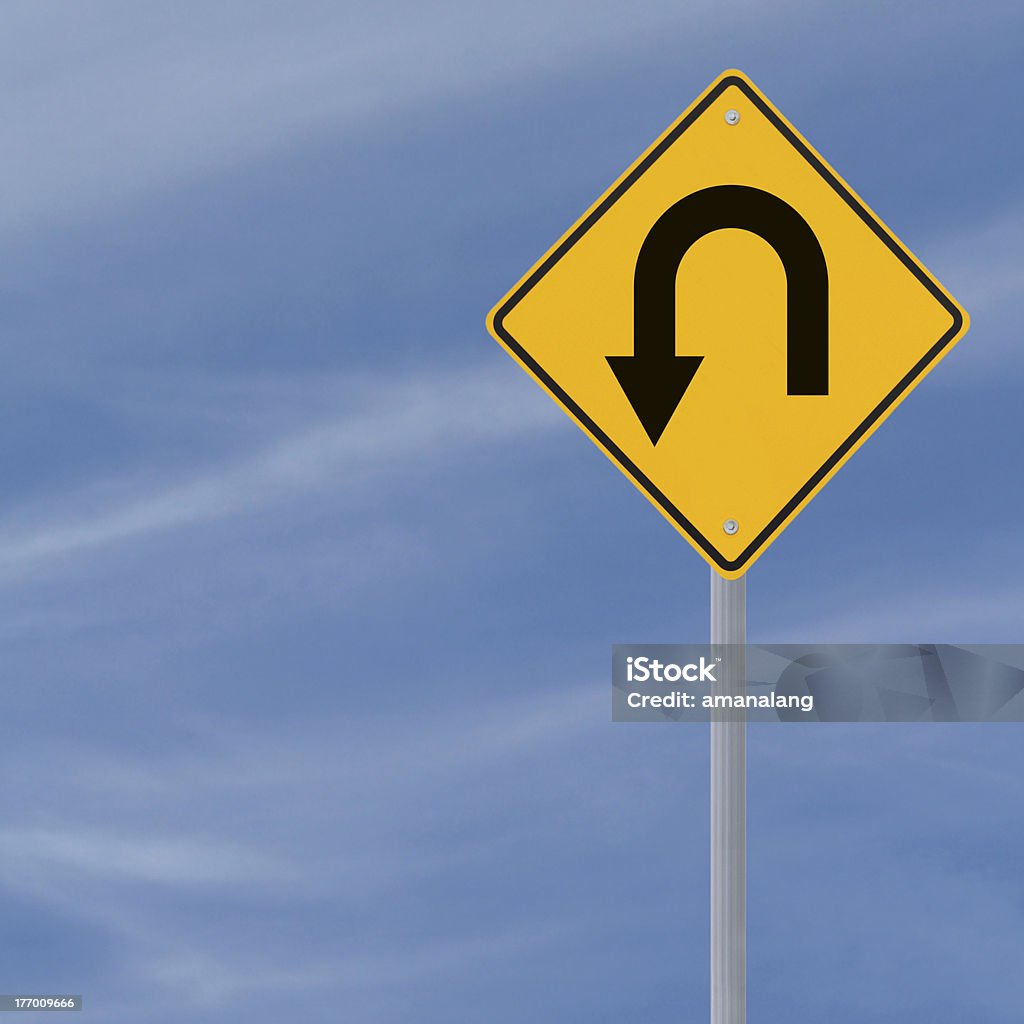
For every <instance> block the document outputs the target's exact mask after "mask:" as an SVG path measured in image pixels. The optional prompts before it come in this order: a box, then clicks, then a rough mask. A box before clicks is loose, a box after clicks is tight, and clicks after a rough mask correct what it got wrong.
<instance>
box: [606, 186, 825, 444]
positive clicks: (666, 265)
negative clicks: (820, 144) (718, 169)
mask: <svg viewBox="0 0 1024 1024" xmlns="http://www.w3.org/2000/svg"><path fill="white" fill-rule="evenodd" d="M721 228H742V229H743V230H745V231H752V232H754V234H756V235H760V236H761V238H763V239H764V240H765V241H766V242H767V243H768V244H769V245H770V246H771V247H772V248H773V249H774V250H775V251H776V252H777V253H778V255H779V258H780V259H781V260H782V266H783V267H784V269H785V271H786V310H787V325H786V374H787V385H786V393H787V394H789V395H827V394H828V270H827V268H826V266H825V256H824V254H823V253H822V251H821V246H820V245H819V244H818V239H817V238H816V237H815V236H814V232H813V231H812V230H811V229H810V227H809V226H808V224H807V221H805V220H804V219H803V217H801V216H800V214H799V213H797V212H796V210H794V209H793V207H792V206H790V205H789V204H788V203H785V202H783V201H782V200H781V199H779V198H778V196H773V195H772V194H771V193H770V192H764V191H762V190H761V189H757V188H750V187H749V186H747V185H716V186H714V187H713V188H706V189H702V190H701V191H700V192H694V193H693V194H692V195H688V196H687V197H686V198H685V199H680V200H679V202H678V203H675V204H674V205H673V206H670V207H669V208H668V209H667V210H666V211H665V212H664V213H663V214H662V215H661V216H660V217H659V218H658V220H657V221H656V222H655V224H654V227H652V228H651V230H650V231H649V232H648V234H647V237H646V238H645V239H644V244H643V245H642V246H641V247H640V255H639V256H638V257H637V261H636V269H635V271H634V274H633V354H632V355H631V356H607V357H606V358H607V360H608V363H609V365H610V366H611V368H612V372H613V373H614V374H615V377H616V379H617V380H618V382H619V386H620V387H621V388H622V390H623V391H624V392H625V394H626V398H627V399H628V400H629V404H630V405H632V407H633V410H634V411H635V412H636V414H637V417H638V418H639V420H640V422H641V423H642V424H643V428H644V430H645V431H646V432H647V436H648V437H649V438H650V439H651V444H657V443H658V441H659V439H660V438H661V435H662V434H663V433H664V431H665V428H666V427H667V426H668V423H669V420H670V419H672V414H673V413H674V412H675V411H676V408H677V406H678V405H679V402H680V400H681V399H682V397H683V395H684V394H685V393H686V389H687V388H688V387H689V386H690V382H691V381H692V380H693V377H694V374H695V373H696V372H697V368H698V367H699V366H700V364H701V361H702V360H703V358H704V357H703V356H678V355H676V351H675V349H676V339H675V322H676V308H675V307H676V274H677V272H678V270H679V265H680V263H682V260H683V257H684V256H685V255H686V252H687V250H688V249H689V248H690V246H691V245H693V243H694V242H696V241H697V240H698V239H699V238H703V237H704V235H706V234H709V233H710V232H712V231H718V230H719V229H721ZM739 285H740V288H741V289H742V282H740V283H739Z"/></svg>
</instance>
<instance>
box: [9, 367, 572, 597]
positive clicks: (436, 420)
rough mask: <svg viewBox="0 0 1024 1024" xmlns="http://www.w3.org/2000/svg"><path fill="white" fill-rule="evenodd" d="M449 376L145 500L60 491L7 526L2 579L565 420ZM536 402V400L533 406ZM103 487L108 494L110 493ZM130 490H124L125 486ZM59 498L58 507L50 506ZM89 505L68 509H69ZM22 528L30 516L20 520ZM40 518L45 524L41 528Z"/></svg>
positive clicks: (367, 396)
mask: <svg viewBox="0 0 1024 1024" xmlns="http://www.w3.org/2000/svg"><path fill="white" fill-rule="evenodd" d="M506 369H507V368H505V367H501V368H499V369H495V370H490V371H476V372H464V373H458V372H454V373H450V374H446V375H438V376H432V377H424V378H420V379H417V380H411V381H410V380H406V381H399V382H395V383H386V382H381V381H376V382H374V383H373V384H371V385H369V386H367V387H365V388H364V389H362V390H361V391H360V392H359V394H358V396H357V397H356V398H355V399H354V400H353V399H352V398H351V397H350V402H351V404H352V405H353V406H354V407H353V408H350V409H349V410H348V411H347V412H346V413H345V414H344V415H341V416H336V417H333V418H331V419H328V420H324V421H320V422H318V423H316V424H315V425H313V426H307V427H306V428H305V429H300V430H297V431H296V432H294V433H292V434H290V435H288V436H286V437H284V438H281V439H280V440H278V441H276V442H273V443H270V444H268V445H266V446H265V447H263V448H262V449H260V450H259V451H257V452H255V453H252V452H250V453H246V454H243V455H242V456H240V457H239V458H237V459H236V460H235V461H233V462H231V463H228V464H226V465H222V466H220V467H216V468H206V469H205V470H203V471H202V472H200V473H198V474H197V475H195V476H194V477H193V478H192V479H186V480H179V481H177V482H174V483H165V484H163V485H161V484H159V483H157V484H153V483H152V482H151V483H149V484H148V485H147V487H146V489H145V490H143V491H142V492H141V493H135V494H130V493H129V494H127V495H124V496H123V497H122V498H121V499H120V501H119V502H118V503H117V504H114V505H109V506H107V507H104V508H102V509H100V510H98V511H97V510H95V496H94V495H92V494H89V495H79V496H78V497H77V499H76V497H75V496H73V495H72V496H68V495H62V496H60V498H59V505H60V507H61V509H62V512H63V514H62V515H61V516H60V517H59V518H52V519H50V521H49V522H47V521H46V520H47V518H48V516H47V512H48V510H47V509H46V508H45V507H44V508H38V507H37V508H34V509H33V512H32V519H33V521H34V522H35V523H36V524H37V525H33V526H32V527H29V528H26V527H24V526H19V525H16V523H12V521H11V520H10V519H9V520H8V522H7V523H2V522H0V578H3V577H7V578H12V577H17V576H19V575H21V574H24V573H27V572H34V571H38V570H41V569H44V568H45V567H46V566H47V565H48V564H51V563H53V562H54V561H55V560H58V559H62V558H65V557H68V556H73V555H76V554H81V553H85V552H89V551H92V550H96V549H99V548H104V547H107V546H110V545H113V544H117V543H121V542H125V541H131V540H136V539H139V538H143V537H146V536H149V535H153V534H158V533H165V532H167V531H171V530H177V529H182V528H186V527H195V526H199V525H202V524H206V523H211V522H215V521H219V520H223V519H226V518H228V517H231V516H237V515H242V514H245V513H249V512H253V511H257V510H259V509H261V508H263V507H265V506H268V505H272V504H275V503H279V502H285V501H289V500H293V499H295V498H298V497H302V496H304V495H308V494H310V493H311V492H315V491H318V490H322V489H324V488H338V489H340V490H351V489H356V488H359V487H362V486H365V485H366V484H367V483H370V482H373V481H377V482H380V481H383V480H387V479H388V478H389V477H393V476H394V474H396V473H399V472H401V471H402V470H403V469H408V467H409V466H410V463H413V462H416V463H423V462H424V461H429V460H436V461H437V462H438V463H443V462H444V461H445V460H448V459H451V458H453V457H458V455H459V454H461V453H464V452H465V451H467V450H469V449H473V448H476V447H478V446H480V445H484V444H493V443H497V442H501V441H503V440H506V439H509V438H513V437H521V436H524V435H528V434H531V433H535V432H537V431H544V430H546V429H548V428H549V427H551V426H552V425H553V424H555V423H557V422H558V420H559V413H558V412H557V411H556V409H555V408H554V406H553V405H552V403H551V402H550V401H549V400H548V399H546V398H544V397H543V396H540V395H533V396H530V397H527V396H529V392H528V391H527V390H526V389H525V387H524V386H523V382H521V381H519V380H518V379H517V378H515V376H514V375H510V374H509V373H508V372H505V371H506ZM531 397H532V399H533V400H531ZM110 486H111V485H110V482H107V488H108V489H109V487H110ZM119 489H121V490H124V487H123V485H122V486H121V487H120V488H119ZM55 503H57V502H56V501H55ZM76 506H77V507H78V508H83V509H90V510H89V511H84V512H81V513H79V514H77V515H76V514H74V513H72V514H70V515H69V514H68V512H67V510H68V509H69V508H71V509H73V508H75V507H76ZM15 518H16V521H17V522H22V521H24V519H25V518H26V516H25V514H24V513H18V514H16V517H15ZM40 521H41V522H42V525H38V524H39V523H40Z"/></svg>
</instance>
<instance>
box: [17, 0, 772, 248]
mask: <svg viewBox="0 0 1024 1024" xmlns="http://www.w3.org/2000/svg"><path fill="white" fill-rule="evenodd" d="M734 6H735V7H736V8H737V9H742V10H743V11H744V12H745V16H746V18H745V27H746V28H747V29H748V31H750V32H753V31H755V26H756V23H757V22H758V21H759V20H760V19H761V18H767V17H769V16H770V17H772V18H777V17H779V9H778V4H776V5H775V6H774V8H773V9H772V10H771V12H769V11H767V10H763V9H762V5H759V4H755V3H741V4H738V5H734ZM719 8H720V5H719V4H717V3H712V2H711V0H700V2H696V3H689V4H686V5H680V4H678V3H674V2H668V0H656V2H652V3H646V4H643V5H641V6H640V7H636V8H629V9H628V10H627V9H626V8H624V7H622V5H621V4H610V3H605V2H598V3H594V2H589V3H587V2H584V0H563V2H561V3H558V4H546V3H540V2H536V0H524V2H522V3H517V4H515V5H511V6H507V7H501V6H498V5H494V4H470V3H465V2H463V0H438V2H433V3H430V4H421V3H413V2H409V0H404V2H399V3H389V4H383V5H374V4H361V5H360V4H356V5H353V4H337V3H329V2H326V0H315V2H314V0H310V2H306V3H304V4H300V5H294V4H293V5H285V6H282V5H280V4H276V3H271V2H250V3H232V2H229V3H220V4H205V3H197V2H194V0H193V2H185V3H178V4H173V5H168V6H161V7H146V8H141V7H139V6H138V5H137V4H130V3H124V2H109V0H107V2H104V0H83V2H81V3H76V4H52V3H22V4H18V5H12V8H8V9H7V11H6V13H5V24H4V33H3V37H2V40H0V69H3V70H2V71H0V120H2V123H3V124H4V152H5V160H4V162H3V166H2V168H0V191H2V193H3V195H4V203H3V205H2V207H0V231H2V232H3V233H4V234H5V235H7V236H8V238H9V237H10V236H11V232H12V231H16V230H18V229H28V228H31V227H34V226H36V225H38V224H40V223H42V224H52V223H62V222H66V221H67V220H68V219H75V218H78V217H81V216H83V215H84V216H90V215H92V214H93V213H95V212H97V211H101V210H104V209H109V208H111V207H112V206H116V205H117V204H120V203H123V202H125V201H126V200H131V199H133V198H135V197H138V196H140V195H144V194H145V193H147V192H152V191H153V190H159V189H161V188H166V187H167V186H169V185H172V184H176V183H179V182H181V181H186V180H189V179H191V178H195V177H197V176H201V175H204V174H207V173H210V172H213V171H217V170H218V169H221V168H223V167H226V166H230V165H233V164H236V163H238V162H240V161H244V160H249V159H253V158H257V157H259V156H260V155H262V154H264V153H268V152H275V151H280V150H283V149H285V148H287V147H288V146H291V145H294V144H295V143H296V141H299V140H301V139H303V138H304V137H306V136H308V135H310V134H313V133H316V132H318V131H322V130H324V129H327V130H330V131H338V130H339V129H340V130H344V129H345V128H347V127H350V126H352V125H354V124H366V123H376V124H379V125H387V124H388V122H389V120H390V119H393V118H394V117H395V116H396V113H399V112H400V111H402V110H403V109H405V108H409V107H412V106H417V105H422V104H430V103H432V102H436V101H438V100H444V99H447V98H449V97H452V96H458V95H466V96H469V95H476V94H479V93H480V92H481V91H486V90H488V89H493V88H496V87H498V86H499V85H500V84H501V83H503V82H505V81H508V80H510V79H512V80H517V81H520V82H525V81H529V80H531V79H534V78H535V76H536V75H538V74H543V73H545V72H548V71H551V70H555V69H559V68H562V69H564V68H565V67H566V65H567V64H570V63H571V62H573V61H576V60H580V59H584V58H586V57H588V56H590V55H593V54H594V53H598V52H601V51H603V50H608V49H613V50H616V51H621V49H622V48H623V47H624V46H628V45H630V43H631V42H632V43H634V44H637V43H640V42H643V41H645V40H655V39H658V38H659V37H661V36H662V35H663V33H664V32H665V31H667V30H669V29H674V30H676V31H679V32H682V33H685V32H686V31H687V29H691V30H692V29H694V28H696V27H698V26H700V25H701V24H702V22H703V21H704V19H705V17H706V16H707V15H708V14H710V13H711V12H717V11H718V10H719Z"/></svg>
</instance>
